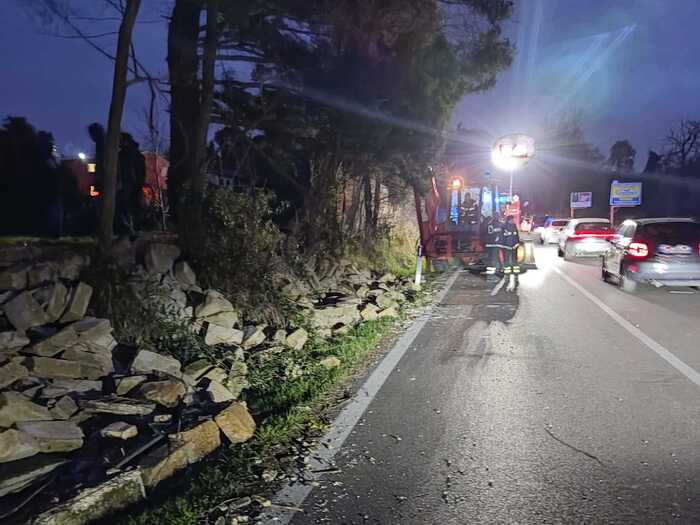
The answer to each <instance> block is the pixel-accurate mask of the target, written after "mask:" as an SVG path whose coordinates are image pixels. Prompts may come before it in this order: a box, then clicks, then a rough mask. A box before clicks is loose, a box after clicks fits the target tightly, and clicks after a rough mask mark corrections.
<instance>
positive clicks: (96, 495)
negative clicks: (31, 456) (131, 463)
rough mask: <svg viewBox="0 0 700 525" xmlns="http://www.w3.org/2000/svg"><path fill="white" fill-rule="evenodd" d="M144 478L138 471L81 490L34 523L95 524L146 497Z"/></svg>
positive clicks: (44, 524)
mask: <svg viewBox="0 0 700 525" xmlns="http://www.w3.org/2000/svg"><path fill="white" fill-rule="evenodd" d="M145 497H146V493H145V490H144V486H143V479H142V478H141V473H140V472H139V471H138V470H131V471H129V472H124V473H122V474H119V475H118V476H117V477H115V478H112V479H110V480H109V481H106V482H104V483H102V484H101V485H99V486H97V487H89V488H86V489H83V490H82V491H80V492H79V493H78V494H77V495H76V496H75V497H73V498H71V499H70V500H68V501H66V502H65V503H62V504H61V505H59V506H57V507H54V508H53V509H51V510H49V511H48V512H45V513H43V514H41V515H40V516H38V517H37V518H36V520H35V521H33V522H32V523H33V525H83V524H86V523H92V522H93V521H96V520H99V519H101V518H104V517H106V516H109V515H110V514H113V513H115V512H117V511H119V510H121V509H124V508H126V507H129V506H131V505H133V504H135V503H138V502H139V501H141V500H143V499H145Z"/></svg>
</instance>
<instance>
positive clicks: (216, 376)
mask: <svg viewBox="0 0 700 525" xmlns="http://www.w3.org/2000/svg"><path fill="white" fill-rule="evenodd" d="M227 377H228V373H227V372H226V370H224V369H223V368H220V367H218V366H217V367H215V368H212V369H211V370H209V371H208V372H207V373H206V374H204V375H203V376H202V378H207V379H209V380H210V381H218V382H219V383H222V384H223V383H224V381H226V378H227Z"/></svg>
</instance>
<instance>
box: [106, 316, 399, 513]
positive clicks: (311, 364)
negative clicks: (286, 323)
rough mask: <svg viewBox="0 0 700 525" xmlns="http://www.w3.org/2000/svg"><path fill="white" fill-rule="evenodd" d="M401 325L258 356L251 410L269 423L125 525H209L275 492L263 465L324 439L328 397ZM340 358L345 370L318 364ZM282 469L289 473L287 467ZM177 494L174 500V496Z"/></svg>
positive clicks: (372, 327) (374, 325)
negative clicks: (219, 511)
mask: <svg viewBox="0 0 700 525" xmlns="http://www.w3.org/2000/svg"><path fill="white" fill-rule="evenodd" d="M393 324H394V322H393V321H392V320H388V319H384V320H378V321H371V322H367V323H363V324H361V325H359V326H358V327H356V328H354V329H353V330H352V331H351V332H350V333H348V334H347V335H345V336H342V337H340V338H338V339H336V340H335V341H333V342H318V341H312V342H311V343H309V344H308V345H307V346H306V347H305V348H304V349H303V350H302V351H299V352H293V351H285V352H281V353H278V354H265V353H264V352H261V353H257V354H254V355H253V357H252V358H251V361H250V362H249V367H250V369H251V375H250V378H249V379H250V382H251V388H250V390H249V391H248V392H247V402H248V404H249V406H250V407H251V409H252V411H253V413H255V414H256V415H257V417H258V418H260V417H261V416H262V417H263V418H264V421H263V422H262V423H263V424H260V421H258V423H259V426H258V430H257V432H256V434H255V436H254V437H253V439H251V440H250V441H249V442H247V443H244V444H242V445H236V446H230V447H222V449H221V450H220V451H218V452H216V453H215V454H213V455H212V456H211V457H210V458H208V459H207V460H205V461H203V462H202V463H200V464H199V465H198V466H197V467H195V468H193V469H191V470H190V471H189V472H188V473H186V474H185V475H184V476H182V477H180V479H178V480H177V481H176V482H173V483H168V484H166V485H165V486H164V487H162V489H161V490H159V491H157V493H156V494H155V495H154V496H155V497H154V498H151V501H150V503H149V506H148V507H147V508H145V509H142V510H139V511H138V512H137V513H134V514H133V515H131V516H129V517H125V518H122V519H121V521H118V523H122V524H128V525H161V524H162V525H165V524H168V525H195V524H198V523H205V522H206V521H207V517H208V516H209V515H210V512H209V511H210V510H211V509H215V508H216V507H217V506H218V505H219V504H220V503H221V502H223V501H225V500H229V499H231V498H236V497H242V496H245V495H250V494H252V493H256V492H265V491H267V492H269V491H271V490H272V489H273V488H274V486H273V485H271V486H267V487H266V486H265V484H264V483H263V482H262V481H261V480H260V478H259V475H260V472H261V471H262V468H263V467H262V465H265V464H270V463H273V464H277V463H278V461H279V458H280V457H284V456H285V455H287V456H289V454H288V453H287V452H289V451H290V450H292V447H293V445H294V444H295V443H296V442H297V441H296V440H297V439H298V438H301V437H303V436H307V435H320V434H322V433H323V432H324V431H325V430H326V425H325V423H324V422H323V421H321V420H320V419H319V417H318V412H319V410H318V408H319V406H320V405H321V403H322V402H323V401H325V400H326V399H327V398H328V395H329V394H330V393H331V392H332V391H333V390H334V389H335V388H337V387H338V386H339V385H340V384H342V382H343V381H344V380H346V379H347V378H348V377H350V376H351V375H352V374H353V373H355V372H357V371H358V369H360V368H361V366H362V365H363V364H364V363H365V362H366V360H367V356H368V355H370V354H371V353H372V352H373V351H374V350H375V348H376V347H377V343H378V342H379V341H380V339H381V338H382V337H383V336H384V335H386V334H387V333H388V332H389V330H390V329H391V327H392V325H393ZM328 356H336V357H338V358H339V359H340V361H341V366H339V367H338V368H334V369H331V370H327V369H326V368H324V367H323V366H321V365H320V364H319V361H320V360H321V359H323V358H324V357H328ZM281 468H283V466H282V467H281ZM172 494H177V496H175V497H171V496H170V495H172Z"/></svg>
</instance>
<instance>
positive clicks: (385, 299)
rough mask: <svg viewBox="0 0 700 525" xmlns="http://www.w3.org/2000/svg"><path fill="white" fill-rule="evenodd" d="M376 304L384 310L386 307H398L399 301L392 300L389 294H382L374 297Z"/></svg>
mask: <svg viewBox="0 0 700 525" xmlns="http://www.w3.org/2000/svg"><path fill="white" fill-rule="evenodd" d="M376 302H377V306H378V307H379V308H381V309H382V310H386V309H387V308H398V307H399V303H398V302H397V301H396V300H394V299H393V298H392V297H391V296H390V295H389V294H384V295H380V296H379V297H377V299H376Z"/></svg>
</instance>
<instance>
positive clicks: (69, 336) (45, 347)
mask: <svg viewBox="0 0 700 525" xmlns="http://www.w3.org/2000/svg"><path fill="white" fill-rule="evenodd" d="M77 342H78V334H77V332H76V331H75V330H74V329H73V327H72V326H71V325H68V326H66V327H65V328H64V329H63V330H60V331H58V332H56V333H55V334H54V335H52V336H50V337H47V338H46V339H44V340H42V341H39V342H38V343H35V344H33V345H32V346H30V347H29V348H26V349H25V350H24V353H25V354H32V355H37V356H41V357H53V356H55V355H56V354H58V353H61V352H63V351H64V350H66V349H67V348H70V347H71V346H73V345H74V344H75V343H77Z"/></svg>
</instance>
